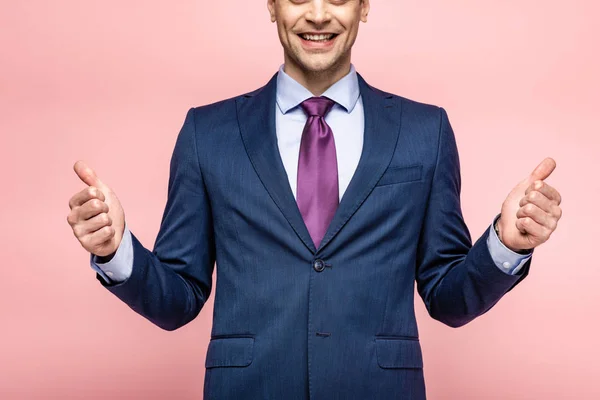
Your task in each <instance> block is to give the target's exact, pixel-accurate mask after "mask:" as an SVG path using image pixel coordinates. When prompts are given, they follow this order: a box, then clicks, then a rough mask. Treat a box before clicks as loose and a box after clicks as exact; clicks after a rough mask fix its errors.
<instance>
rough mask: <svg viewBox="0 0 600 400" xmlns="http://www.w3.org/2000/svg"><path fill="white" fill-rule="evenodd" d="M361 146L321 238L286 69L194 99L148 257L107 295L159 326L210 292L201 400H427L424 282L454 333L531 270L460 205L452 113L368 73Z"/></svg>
mask: <svg viewBox="0 0 600 400" xmlns="http://www.w3.org/2000/svg"><path fill="white" fill-rule="evenodd" d="M358 79H359V85H360V92H361V95H362V98H363V104H364V114H365V132H364V145H363V152H362V156H361V158H360V162H359V165H358V168H357V170H356V172H355V174H354V176H353V178H352V180H351V182H350V184H349V186H348V188H347V190H346V192H345V193H344V196H343V198H342V199H341V201H340V205H339V208H338V210H337V213H336V214H335V217H334V219H333V221H332V223H331V225H330V226H329V230H328V231H327V233H326V235H325V237H324V239H323V241H322V243H321V245H320V247H319V248H315V247H314V244H313V243H312V241H311V238H310V235H309V233H308V231H307V228H306V226H305V224H304V222H303V220H302V216H301V214H300V212H299V210H298V207H297V205H296V202H295V200H294V197H293V194H292V191H291V188H290V186H289V182H288V179H287V176H286V172H285V169H284V167H283V164H282V161H281V157H280V155H279V151H278V147H277V142H276V135H275V93H276V84H277V83H276V75H275V76H273V78H272V79H271V80H270V81H269V83H268V84H267V85H266V86H264V87H262V88H260V89H258V90H256V91H254V92H252V93H248V94H244V95H241V96H238V97H235V98H232V99H228V100H224V101H221V102H218V103H214V104H210V105H206V106H202V107H197V108H192V109H191V110H189V112H188V114H187V116H186V119H185V123H184V125H183V127H182V129H181V131H180V133H179V135H178V137H177V141H176V144H175V149H174V152H173V156H172V159H171V164H170V177H169V185H168V200H167V204H166V208H165V211H164V214H163V218H162V221H161V226H160V231H159V233H158V235H157V238H156V242H155V246H154V250H153V251H150V250H148V249H146V248H144V246H143V245H142V244H141V243H140V242H139V240H138V239H137V238H136V237H135V235H133V234H132V240H133V248H134V266H133V272H132V275H131V276H130V277H129V278H128V279H127V280H126V281H124V282H121V283H118V284H107V283H105V282H104V280H103V279H102V278H101V277H100V276H99V275H97V278H98V280H99V281H100V282H101V283H102V285H104V286H105V287H106V288H107V289H108V290H110V291H111V292H112V293H114V294H115V295H116V296H117V297H119V298H120V299H121V300H122V301H124V302H125V303H127V304H128V305H129V306H130V307H131V308H132V309H133V310H134V311H136V312H137V313H139V314H140V315H142V316H144V317H145V318H147V319H148V320H150V321H151V322H153V323H154V324H156V325H158V326H160V327H161V328H163V329H167V330H174V329H177V328H179V327H181V326H183V325H185V324H187V323H188V322H190V321H191V320H193V319H194V318H195V317H196V316H197V315H198V313H199V312H200V310H201V309H202V307H203V305H204V304H205V302H206V300H207V299H208V297H209V295H210V294H211V292H212V288H213V282H212V273H213V266H214V264H215V261H216V265H217V274H216V283H215V298H214V314H213V326H212V332H211V339H210V343H209V346H208V350H207V355H206V362H205V366H206V372H205V382H204V396H205V399H285V400H293V399H308V398H310V399H392V398H393V399H424V398H425V383H424V378H423V358H422V353H421V346H420V342H419V337H418V330H417V323H416V320H415V313H414V282H415V280H416V282H417V289H418V292H419V294H420V296H421V297H422V299H423V301H424V303H425V305H426V307H427V310H428V312H429V314H430V315H431V316H432V317H433V318H435V319H437V320H439V321H441V322H443V323H444V324H447V325H449V326H452V327H458V326H461V325H464V324H466V323H468V322H469V321H471V320H472V319H474V318H476V317H477V316H479V315H481V314H483V313H485V312H486V311H488V310H489V309H490V308H491V307H492V306H493V305H494V304H495V303H496V302H497V301H498V300H499V299H500V298H501V297H502V296H503V295H504V294H505V293H506V292H507V291H509V290H511V289H512V288H513V287H514V286H515V285H516V284H517V283H518V282H519V281H521V280H522V279H523V278H524V277H525V276H526V275H527V274H528V272H529V267H530V264H531V259H530V260H529V261H528V262H527V263H526V264H525V265H524V266H523V268H522V270H521V271H520V273H519V274H518V275H515V276H513V275H508V274H505V273H504V272H502V271H500V269H499V268H498V267H497V266H496V265H495V264H494V262H493V260H492V258H491V256H490V253H489V250H488V247H487V245H486V238H487V235H488V232H489V229H486V230H485V231H484V232H483V234H482V236H481V237H480V238H479V239H478V240H477V241H476V242H475V243H474V244H472V242H471V237H470V233H469V230H468V228H467V226H466V224H465V222H464V220H463V216H462V212H461V206H460V186H461V179H460V166H459V156H458V150H457V146H456V142H455V137H454V133H453V131H452V128H451V126H450V123H449V121H448V116H447V114H446V112H445V110H444V109H443V108H439V107H436V106H432V105H427V104H422V103H418V102H415V101H411V100H409V99H406V98H403V97H400V96H396V95H393V94H389V93H386V92H383V91H380V90H378V89H376V88H373V87H371V86H369V85H368V84H367V83H366V82H365V80H364V79H363V78H362V77H361V76H360V74H359V75H358Z"/></svg>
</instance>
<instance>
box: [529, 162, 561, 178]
mask: <svg viewBox="0 0 600 400" xmlns="http://www.w3.org/2000/svg"><path fill="white" fill-rule="evenodd" d="M554 168H556V161H554V159H553V158H551V157H546V158H545V159H544V161H542V162H541V163H540V164H539V165H538V166H537V167H535V169H534V170H533V172H532V173H531V175H529V182H535V181H537V180H542V181H543V180H544V179H546V178H547V177H549V176H550V174H551V173H552V171H554Z"/></svg>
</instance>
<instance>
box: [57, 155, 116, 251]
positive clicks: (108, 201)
mask: <svg viewBox="0 0 600 400" xmlns="http://www.w3.org/2000/svg"><path fill="white" fill-rule="evenodd" d="M73 169H74V170H75V173H76V174H77V176H79V178H80V179H81V180H82V181H83V182H84V183H85V184H86V185H87V187H86V188H85V189H83V190H82V191H80V192H78V193H75V194H74V195H73V197H71V199H70V200H69V207H70V208H71V212H70V213H69V215H68V216H67V222H68V223H69V225H71V228H72V229H73V234H74V235H75V237H76V238H77V239H78V240H79V242H80V243H81V245H82V246H83V248H84V249H86V250H87V251H89V252H90V253H92V254H95V255H97V256H108V255H114V254H113V253H115V252H116V251H117V249H118V248H119V244H120V243H121V239H122V238H123V232H124V230H125V213H124V211H123V207H121V202H119V199H118V198H117V195H116V194H115V193H114V192H113V191H112V190H111V189H110V188H109V187H108V186H106V185H105V184H104V183H103V182H102V181H101V180H100V179H99V178H98V177H97V176H96V173H95V172H94V170H93V169H91V168H90V167H88V166H87V165H86V164H85V163H84V162H83V161H77V162H76V163H75V165H73Z"/></svg>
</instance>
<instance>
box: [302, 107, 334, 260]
mask: <svg viewBox="0 0 600 400" xmlns="http://www.w3.org/2000/svg"><path fill="white" fill-rule="evenodd" d="M334 104H335V102H334V101H333V100H331V99H328V98H327V97H311V98H310V99H307V100H305V101H303V102H302V104H301V106H302V109H303V110H304V112H305V113H306V116H307V117H308V119H307V121H306V125H304V131H303V132H302V140H301V141H300V156H299V158H298V186H297V190H296V201H297V202H298V208H299V209H300V213H301V214H302V218H304V223H305V224H306V227H307V228H308V232H309V233H310V237H311V238H312V240H313V242H314V244H315V247H317V248H318V247H319V245H320V244H321V240H323V236H325V232H326V231H327V227H328V226H329V223H330V222H331V220H332V219H333V216H334V214H335V211H336V209H337V207H338V199H339V189H338V171H337V158H336V154H335V143H334V141H333V132H332V131H331V128H330V127H329V125H327V123H326V122H325V115H327V113H328V112H329V110H331V108H332V107H333V105H334Z"/></svg>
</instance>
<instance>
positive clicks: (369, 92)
mask: <svg viewBox="0 0 600 400" xmlns="http://www.w3.org/2000/svg"><path fill="white" fill-rule="evenodd" d="M358 83H359V87H360V94H361V96H362V101H363V108H364V115H365V119H364V120H365V131H364V141H363V150H362V154H361V157H360V161H359V162H358V166H357V168H356V171H355V172H354V175H353V176H352V179H351V180H350V183H349V185H348V188H347V189H346V191H345V192H344V195H343V196H342V199H341V200H340V204H339V206H338V209H337V211H336V213H335V215H334V217H333V220H332V221H331V224H330V225H329V228H328V230H327V232H326V233H325V236H324V237H323V240H322V241H321V244H320V246H319V249H318V251H317V252H320V251H321V250H322V249H323V248H324V247H325V246H326V245H327V244H328V243H329V242H330V241H331V240H332V239H333V238H334V237H335V235H337V233H338V232H339V231H340V229H342V227H343V226H344V225H345V224H346V222H348V220H349V219H350V217H352V215H353V214H354V213H355V212H356V210H358V208H359V207H360V206H361V205H362V203H363V202H364V201H365V199H366V198H367V196H368V195H369V193H371V191H372V190H373V189H374V188H375V185H376V184H377V181H379V178H381V176H382V175H383V173H384V171H385V170H386V169H387V167H388V165H389V163H390V161H391V159H392V155H393V154H394V150H395V148H396V142H397V140H398V133H399V131H400V117H401V112H402V110H401V103H400V102H399V101H394V100H393V96H392V95H389V94H387V93H383V92H381V91H379V90H377V89H374V88H372V87H371V86H369V85H368V84H367V83H366V82H365V80H364V79H363V77H362V76H361V75H360V74H358Z"/></svg>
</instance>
